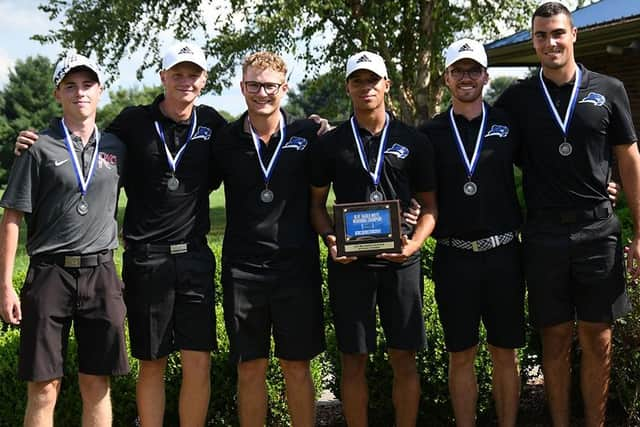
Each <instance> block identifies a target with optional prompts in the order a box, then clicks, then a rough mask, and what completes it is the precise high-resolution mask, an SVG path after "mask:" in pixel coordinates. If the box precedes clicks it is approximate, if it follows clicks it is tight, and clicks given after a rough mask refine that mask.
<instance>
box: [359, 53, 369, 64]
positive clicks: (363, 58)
mask: <svg viewBox="0 0 640 427" xmlns="http://www.w3.org/2000/svg"><path fill="white" fill-rule="evenodd" d="M361 62H371V60H370V59H369V57H368V56H367V55H362V56H361V57H360V58H358V60H357V61H356V63H357V64H359V63H361Z"/></svg>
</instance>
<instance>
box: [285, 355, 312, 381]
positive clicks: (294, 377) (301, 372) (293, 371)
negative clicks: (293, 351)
mask: <svg viewBox="0 0 640 427" xmlns="http://www.w3.org/2000/svg"><path fill="white" fill-rule="evenodd" d="M309 366H310V363H309V361H308V360H283V359H280V367H281V368H282V373H283V375H284V378H285V380H286V381H294V382H297V383H299V382H304V381H308V379H309V378H311V370H310V367H309Z"/></svg>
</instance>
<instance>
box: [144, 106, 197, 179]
mask: <svg viewBox="0 0 640 427" xmlns="http://www.w3.org/2000/svg"><path fill="white" fill-rule="evenodd" d="M197 124H198V118H197V116H196V109H195V107H194V108H193V113H192V114H191V124H190V126H189V127H190V129H189V134H188V135H187V140H186V141H185V143H184V144H183V145H182V147H180V149H179V150H178V152H177V153H176V157H173V155H172V154H171V151H169V147H168V146H167V141H166V139H165V136H164V130H163V129H162V125H161V124H160V122H158V121H155V122H154V125H155V126H156V132H158V136H159V137H160V140H161V141H162V145H163V146H164V152H165V153H166V155H167V162H168V163H169V169H171V177H170V178H169V180H168V181H167V188H168V189H169V191H175V190H177V189H178V187H179V186H180V181H178V178H176V169H177V168H178V163H179V162H180V159H181V158H182V155H183V154H184V151H185V150H186V149H187V146H188V145H189V143H190V142H191V138H193V134H194V133H195V131H196V125H197Z"/></svg>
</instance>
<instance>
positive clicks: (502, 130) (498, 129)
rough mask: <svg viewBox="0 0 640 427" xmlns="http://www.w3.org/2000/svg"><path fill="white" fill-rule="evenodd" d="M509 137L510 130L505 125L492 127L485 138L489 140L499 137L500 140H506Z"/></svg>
mask: <svg viewBox="0 0 640 427" xmlns="http://www.w3.org/2000/svg"><path fill="white" fill-rule="evenodd" d="M508 135H509V128H508V127H507V126H504V125H491V129H489V132H487V134H486V135H485V136H484V137H485V138H489V137H490V136H497V137H499V138H506V137H507V136H508Z"/></svg>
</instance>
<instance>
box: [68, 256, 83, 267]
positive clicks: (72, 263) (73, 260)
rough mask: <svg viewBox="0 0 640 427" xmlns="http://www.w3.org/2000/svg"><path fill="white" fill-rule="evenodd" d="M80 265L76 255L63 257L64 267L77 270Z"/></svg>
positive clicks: (79, 259)
mask: <svg viewBox="0 0 640 427" xmlns="http://www.w3.org/2000/svg"><path fill="white" fill-rule="evenodd" d="M80 265H81V258H80V256H78V255H75V256H71V255H70V256H67V255H65V257H64V266H65V267H71V268H79V267H80Z"/></svg>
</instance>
